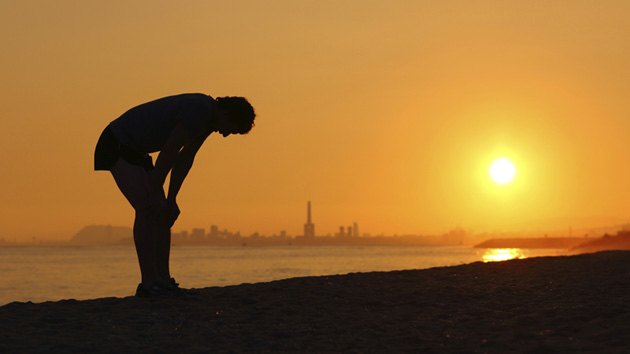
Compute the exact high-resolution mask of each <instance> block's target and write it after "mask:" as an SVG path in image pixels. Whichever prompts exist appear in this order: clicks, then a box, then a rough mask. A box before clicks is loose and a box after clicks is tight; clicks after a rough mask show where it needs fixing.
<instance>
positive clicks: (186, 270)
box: [0, 246, 558, 306]
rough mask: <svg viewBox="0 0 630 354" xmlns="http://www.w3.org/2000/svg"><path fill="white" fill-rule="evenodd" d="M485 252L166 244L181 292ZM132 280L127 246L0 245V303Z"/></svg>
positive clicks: (98, 292)
mask: <svg viewBox="0 0 630 354" xmlns="http://www.w3.org/2000/svg"><path fill="white" fill-rule="evenodd" d="M487 252H488V251H487V250H484V249H475V248H472V247H470V246H281V247H211V246H197V247H192V246H191V247H173V248H172V249H171V273H172V275H173V276H174V277H175V278H176V280H177V281H178V282H179V283H180V284H181V286H182V287H185V288H205V287H211V286H227V285H237V284H242V283H258V282H267V281H272V280H279V279H286V278H293V277H302V276H321V275H335V274H347V273H354V272H373V271H392V270H403V269H425V268H431V267H438V266H451V265H459V264H465V263H472V262H477V261H483V260H484V255H485V254H487ZM557 253H558V252H557V251H556V250H549V249H547V250H526V251H522V252H521V254H523V255H525V256H542V255H555V254H557ZM139 282H140V271H139V267H138V262H137V258H136V254H135V249H134V248H133V247H127V246H121V247H5V248H0V306H2V305H4V304H7V303H10V302H13V301H22V302H24V301H33V302H43V301H56V300H62V299H77V300H85V299H95V298H101V297H125V296H130V295H133V294H134V293H135V289H136V287H137V285H138V283H139Z"/></svg>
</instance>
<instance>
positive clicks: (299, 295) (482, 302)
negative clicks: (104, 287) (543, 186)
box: [0, 251, 630, 353]
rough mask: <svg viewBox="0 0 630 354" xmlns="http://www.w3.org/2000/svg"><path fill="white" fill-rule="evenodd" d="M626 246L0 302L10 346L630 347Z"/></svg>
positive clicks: (1, 346)
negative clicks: (180, 290) (149, 293)
mask: <svg viewBox="0 0 630 354" xmlns="http://www.w3.org/2000/svg"><path fill="white" fill-rule="evenodd" d="M628 269H630V252H629V251H606V252H599V253H589V254H582V255H576V256H555V257H539V258H526V259H518V260H510V261H505V262H490V263H482V262H475V263H470V264H465V265H459V266H451V267H437V268H429V269H423V270H404V271H391V272H370V273H351V274H346V275H335V276H312V277H302V278H290V279H285V280H278V281H272V282H268V283H256V284H241V285H234V286H226V287H209V288H203V289H198V292H199V294H198V295H189V296H185V297H183V298H181V299H169V298H155V299H137V298H134V297H125V298H101V299H94V300H82V301H76V300H62V301H57V302H43V303H31V302H12V303H9V304H7V305H4V306H0V319H1V320H0V351H1V352H4V353H7V352H43V351H55V352H83V351H90V352H112V351H131V350H134V351H136V350H142V351H148V350H151V351H157V352H169V351H176V352H207V351H212V352H243V351H245V352H250V351H256V352H278V351H289V352H296V351H299V352H331V351H332V352H339V351H358V352H365V351H372V352H373V351H392V352H419V351H425V352H472V353H476V352H479V353H482V352H531V351H536V352H540V351H547V352H549V351H553V352H566V351H585V352H623V351H628V350H630V344H629V343H630V311H628V310H629V309H630V292H629V290H630V273H629V271H628Z"/></svg>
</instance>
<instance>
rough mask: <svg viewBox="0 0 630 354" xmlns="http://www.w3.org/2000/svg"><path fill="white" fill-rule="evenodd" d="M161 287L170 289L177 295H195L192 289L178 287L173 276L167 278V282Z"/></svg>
mask: <svg viewBox="0 0 630 354" xmlns="http://www.w3.org/2000/svg"><path fill="white" fill-rule="evenodd" d="M162 288H164V289H166V290H168V291H171V292H173V293H175V294H177V295H180V296H181V295H197V292H195V291H194V290H192V289H184V288H180V287H179V283H178V282H176V281H175V278H171V279H169V281H168V283H166V284H165V285H163V286H162Z"/></svg>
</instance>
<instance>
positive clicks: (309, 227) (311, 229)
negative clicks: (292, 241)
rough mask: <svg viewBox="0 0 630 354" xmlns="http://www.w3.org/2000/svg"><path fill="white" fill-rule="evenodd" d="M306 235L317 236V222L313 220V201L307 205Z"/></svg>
mask: <svg viewBox="0 0 630 354" xmlns="http://www.w3.org/2000/svg"><path fill="white" fill-rule="evenodd" d="M304 237H315V224H313V223H312V222H311V201H310V200H309V201H308V204H307V206H306V224H304Z"/></svg>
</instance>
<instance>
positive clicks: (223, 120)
mask: <svg viewBox="0 0 630 354" xmlns="http://www.w3.org/2000/svg"><path fill="white" fill-rule="evenodd" d="M255 117H256V114H255V113H254V108H253V107H252V106H251V105H250V104H249V102H248V101H247V100H246V99H245V98H243V97H219V98H217V99H216V100H215V99H213V98H212V97H210V96H207V95H205V94H200V93H193V94H182V95H176V96H169V97H164V98H160V99H158V100H155V101H151V102H148V103H144V104H142V105H139V106H137V107H134V108H132V109H130V110H128V111H127V112H125V113H124V114H123V115H122V116H120V117H119V118H118V119H116V120H114V121H113V122H111V123H110V124H109V125H108V126H107V128H105V130H104V131H103V133H102V134H101V137H100V138H99V141H98V144H97V145H96V150H95V153H94V169H95V170H108V171H110V172H111V173H112V175H113V177H114V180H115V181H116V184H117V185H118V188H119V189H120V191H121V192H122V193H123V195H124V196H125V197H126V198H127V200H128V201H129V203H130V204H131V206H132V207H133V208H134V210H135V213H136V216H135V221H134V225H133V237H134V242H135V245H136V253H137V255H138V262H139V263H140V272H141V274H142V282H141V283H140V284H139V285H138V288H137V290H136V296H138V297H153V296H160V295H168V296H177V295H179V294H181V292H182V290H181V289H180V288H179V286H178V284H177V283H176V282H175V279H174V278H172V277H171V274H170V270H169V255H170V247H171V226H173V224H174V223H175V220H177V217H178V216H179V213H180V211H179V207H178V206H177V200H176V198H177V193H178V192H179V190H180V187H181V185H182V183H183V182H184V179H185V178H186V175H187V174H188V171H189V170H190V168H191V167H192V164H193V160H194V158H195V154H196V153H197V151H198V150H199V148H200V147H201V145H202V144H203V142H204V141H205V140H206V138H207V137H208V136H209V135H210V134H211V133H213V132H218V133H220V134H221V135H223V137H227V136H228V135H230V134H247V133H248V132H249V131H250V130H251V129H252V127H253V126H254V118H255ZM157 151H159V155H158V156H157V159H156V161H155V166H154V165H153V161H152V158H151V156H149V153H153V152H157ZM169 172H170V174H171V178H170V183H169V187H168V194H166V193H165V192H164V182H165V180H166V176H167V175H168V174H169Z"/></svg>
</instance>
